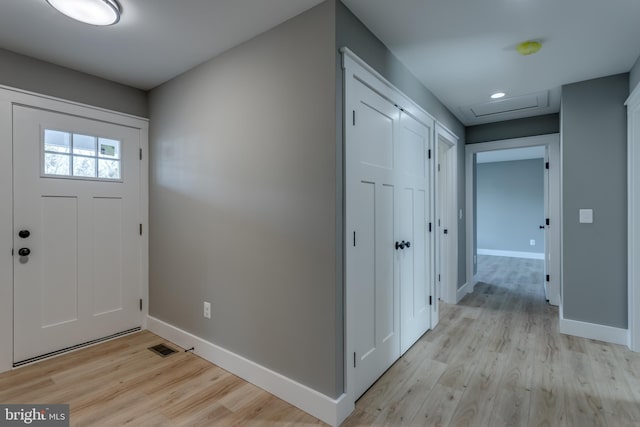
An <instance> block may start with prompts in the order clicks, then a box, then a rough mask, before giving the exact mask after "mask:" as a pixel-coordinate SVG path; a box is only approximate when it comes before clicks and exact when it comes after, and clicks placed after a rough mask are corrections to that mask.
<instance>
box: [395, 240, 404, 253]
mask: <svg viewBox="0 0 640 427" xmlns="http://www.w3.org/2000/svg"><path fill="white" fill-rule="evenodd" d="M398 249H404V240H403V241H402V243H398V242H396V251H397V250H398Z"/></svg>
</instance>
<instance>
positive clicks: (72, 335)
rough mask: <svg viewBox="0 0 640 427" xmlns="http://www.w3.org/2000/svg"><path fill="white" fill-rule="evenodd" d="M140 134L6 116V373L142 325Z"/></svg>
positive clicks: (43, 114) (36, 114)
mask: <svg viewBox="0 0 640 427" xmlns="http://www.w3.org/2000/svg"><path fill="white" fill-rule="evenodd" d="M139 149H140V130H139V129H134V128H130V127H125V126H120V125H115V124H111V123H106V122H100V121H96V120H90V119H86V118H80V117H75V116H70V115H66V114H61V113H54V112H50V111H44V110H39V109H36V108H30V107H24V106H18V105H15V106H14V107H13V156H14V159H13V165H14V170H13V178H14V181H13V182H14V359H13V360H14V364H20V362H24V361H28V360H30V359H34V358H38V357H40V356H43V355H46V354H50V353H56V352H59V351H62V350H64V349H68V348H73V347H75V346H78V345H82V344H85V343H88V342H90V341H93V340H98V339H101V338H103V337H107V336H110V335H114V334H117V333H119V332H123V331H126V330H130V329H133V328H136V327H139V326H141V324H142V314H141V311H140V308H139V303H140V297H141V274H142V267H141V266H142V262H141V261H142V256H141V239H140V222H141V221H140V209H141V208H140V161H139V154H138V152H139Z"/></svg>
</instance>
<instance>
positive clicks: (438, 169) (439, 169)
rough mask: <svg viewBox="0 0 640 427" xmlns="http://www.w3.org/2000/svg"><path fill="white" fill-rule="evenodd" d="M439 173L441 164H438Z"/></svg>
mask: <svg viewBox="0 0 640 427" xmlns="http://www.w3.org/2000/svg"><path fill="white" fill-rule="evenodd" d="M438 172H440V163H438Z"/></svg>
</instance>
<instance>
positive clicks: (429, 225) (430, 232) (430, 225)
mask: <svg viewBox="0 0 640 427" xmlns="http://www.w3.org/2000/svg"><path fill="white" fill-rule="evenodd" d="M429 233H431V223H429Z"/></svg>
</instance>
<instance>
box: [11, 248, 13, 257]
mask: <svg viewBox="0 0 640 427" xmlns="http://www.w3.org/2000/svg"><path fill="white" fill-rule="evenodd" d="M11 256H13V248H11Z"/></svg>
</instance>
